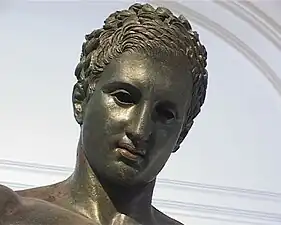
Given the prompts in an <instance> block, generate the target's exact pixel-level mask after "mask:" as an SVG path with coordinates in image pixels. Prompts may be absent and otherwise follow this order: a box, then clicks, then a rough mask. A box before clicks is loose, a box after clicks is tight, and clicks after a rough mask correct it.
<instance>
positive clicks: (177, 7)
mask: <svg viewBox="0 0 281 225" xmlns="http://www.w3.org/2000/svg"><path fill="white" fill-rule="evenodd" d="M150 2H151V3H152V4H159V3H161V2H160V1H154V0H151V1H150ZM162 4H163V5H165V6H167V7H169V8H171V10H173V11H174V12H176V13H181V14H183V12H185V13H187V14H188V17H187V18H189V19H190V20H192V22H193V23H195V24H197V25H199V26H200V27H203V28H204V29H206V30H208V31H210V32H211V33H213V34H214V35H216V36H217V37H219V38H220V39H222V40H223V41H225V42H226V43H228V44H229V45H230V46H232V47H233V48H234V49H236V50H237V51H238V52H240V53H241V54H242V55H243V56H244V57H245V58H246V59H248V60H249V61H250V62H251V63H252V64H253V65H254V66H255V67H256V68H257V69H258V70H259V71H260V72H261V73H262V74H263V75H264V76H265V78H266V79H267V80H268V81H269V82H270V83H271V85H272V86H273V88H274V89H275V90H276V91H277V93H278V94H279V96H280V97H281V79H280V78H279V77H278V75H277V74H276V73H275V71H274V70H273V69H272V68H271V67H270V66H269V65H268V63H267V62H266V61H265V60H264V59H263V58H262V57H260V56H259V55H258V54H257V53H256V52H255V51H254V50H253V49H252V48H250V47H249V46H248V45H247V44H246V43H244V42H243V41H242V40H241V39H239V38H238V37H237V36H236V35H234V34H233V33H232V32H230V31H229V30H228V29H226V28H224V27H222V26H221V25H220V24H218V23H216V22H215V21H213V20H211V19H209V18H208V17H206V16H204V15H202V14H201V13H198V12H196V11H194V10H193V9H191V8H189V7H187V6H186V5H183V4H181V3H178V2H166V1H165V2H162Z"/></svg>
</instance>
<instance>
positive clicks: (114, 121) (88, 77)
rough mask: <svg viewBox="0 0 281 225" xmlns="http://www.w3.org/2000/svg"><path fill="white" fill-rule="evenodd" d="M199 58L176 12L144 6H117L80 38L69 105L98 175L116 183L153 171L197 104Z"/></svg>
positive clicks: (203, 83)
mask: <svg viewBox="0 0 281 225" xmlns="http://www.w3.org/2000/svg"><path fill="white" fill-rule="evenodd" d="M206 60H207V52H206V49H205V47H204V46H203V45H202V44H201V43H200V41H199V37H198V34H197V32H195V31H193V30H192V28H191V25H190V24H189V22H188V21H187V20H186V19H185V18H184V17H183V16H179V17H176V16H174V15H173V14H172V13H171V12H170V11H169V10H168V9H166V8H163V7H158V8H157V9H155V8H153V7H152V6H151V5H149V4H144V5H141V4H134V5H132V6H131V7H130V8H129V9H128V10H122V11H117V12H115V13H113V14H111V15H110V16H109V17H108V18H107V19H106V20H105V24H104V26H103V28H101V29H97V30H94V31H93V32H91V33H90V34H88V35H86V41H85V42H84V43H83V46H82V54H81V58H80V62H79V64H78V65H77V67H76V70H75V76H76V77H77V80H78V81H77V83H76V84H75V86H74V89H73V108H74V116H75V119H76V121H77V122H78V123H79V124H80V125H81V137H80V138H81V143H82V146H83V150H84V152H85V155H86V158H87V160H88V162H89V164H90V166H91V167H92V169H93V170H94V172H95V173H97V175H100V176H103V177H107V178H110V179H112V180H114V181H116V182H118V183H120V184H122V183H129V184H137V183H147V182H150V181H151V180H153V179H154V178H155V177H156V176H157V174H158V173H159V172H160V170H161V169H162V168H163V166H164V165H165V163H166V161H167V160H168V158H169V156H170V154H171V153H172V152H175V151H177V150H178V149H179V146H180V144H181V142H182V141H183V140H184V138H185V137H186V135H187V133H188V131H189V130H190V128H191V126H192V124H193V121H194V118H195V117H196V116H197V115H198V113H199V112H200V108H201V106H202V105H203V103H204V100H205V95H206V88H207V77H208V75H207V70H206V65H207V62H206ZM124 149H125V150H124Z"/></svg>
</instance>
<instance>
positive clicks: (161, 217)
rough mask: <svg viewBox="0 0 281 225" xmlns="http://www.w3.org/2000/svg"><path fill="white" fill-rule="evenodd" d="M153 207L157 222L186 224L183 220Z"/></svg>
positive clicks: (169, 224)
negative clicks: (178, 219) (180, 220)
mask: <svg viewBox="0 0 281 225" xmlns="http://www.w3.org/2000/svg"><path fill="white" fill-rule="evenodd" d="M153 209H154V217H155V220H156V221H157V224H166V225H184V224H183V223H181V222H179V221H177V220H175V219H173V218H171V217H169V216H167V215H166V214H164V213H162V212H161V211H159V210H158V209H156V208H155V207H153Z"/></svg>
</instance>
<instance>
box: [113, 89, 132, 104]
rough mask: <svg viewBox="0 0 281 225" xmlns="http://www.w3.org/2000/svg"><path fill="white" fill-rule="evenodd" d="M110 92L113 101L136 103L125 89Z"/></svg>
mask: <svg viewBox="0 0 281 225" xmlns="http://www.w3.org/2000/svg"><path fill="white" fill-rule="evenodd" d="M110 94H111V95H112V96H113V97H114V100H115V102H117V103H119V104H122V105H132V104H135V103H136V101H135V100H134V98H133V96H132V95H131V94H130V93H129V92H128V91H126V90H123V89H121V90H116V91H113V92H111V93H110Z"/></svg>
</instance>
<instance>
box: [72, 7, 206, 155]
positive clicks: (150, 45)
mask: <svg viewBox="0 0 281 225" xmlns="http://www.w3.org/2000/svg"><path fill="white" fill-rule="evenodd" d="M85 39H86V41H85V42H84V43H83V45H82V53H81V57H80V62H79V64H78V65H77V67H76V69H75V76H76V77H77V80H78V81H77V83H76V85H78V86H79V87H80V89H83V90H86V92H87V93H85V96H80V98H85V97H86V96H87V95H89V94H90V93H89V92H91V90H90V89H89V86H90V85H89V84H91V83H94V82H93V81H96V80H97V79H98V78H99V77H100V76H101V72H103V70H104V68H105V66H106V65H108V64H109V63H110V61H111V60H112V59H113V58H116V57H118V56H120V54H122V53H124V52H127V51H132V52H146V53H152V52H154V54H155V51H156V54H157V52H158V53H163V52H168V53H173V54H176V55H184V56H187V57H186V58H187V60H188V64H189V65H190V71H189V73H190V72H191V74H192V78H193V90H192V101H191V107H190V108H189V110H188V112H187V116H186V119H185V122H184V124H183V127H182V130H181V134H180V136H179V138H178V141H177V144H176V146H175V149H174V151H176V150H177V149H179V146H180V144H181V142H182V141H183V140H184V138H185V137H186V135H187V133H188V131H189V130H190V128H191V126H192V125H193V122H194V118H195V117H196V116H197V115H198V114H199V112H200V109H201V106H202V105H203V103H204V101H205V96H206V89H207V80H208V72H207V70H206V66H207V51H206V49H205V47H204V46H203V45H202V44H201V43H200V41H199V35H198V33H197V32H196V31H193V30H192V27H191V25H190V23H189V22H188V20H187V19H185V18H184V16H182V15H181V16H179V17H176V16H174V15H173V13H172V12H171V11H170V10H168V9H166V8H163V7H158V8H156V9H155V8H153V7H152V6H151V5H149V4H134V5H132V6H130V7H129V9H128V10H122V11H117V12H115V13H112V14H111V15H110V16H109V17H108V18H107V19H106V20H105V22H104V26H103V28H101V29H97V30H94V31H93V32H91V33H90V34H88V35H86V36H85ZM93 89H94V87H92V91H93Z"/></svg>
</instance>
